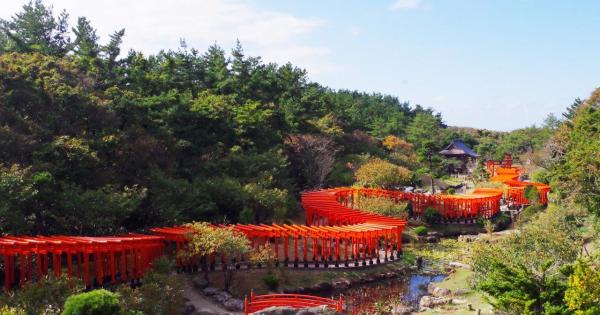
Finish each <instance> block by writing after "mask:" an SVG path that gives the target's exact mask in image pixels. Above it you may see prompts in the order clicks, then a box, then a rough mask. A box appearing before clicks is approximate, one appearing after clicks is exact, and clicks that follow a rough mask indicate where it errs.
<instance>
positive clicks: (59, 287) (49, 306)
mask: <svg viewBox="0 0 600 315" xmlns="http://www.w3.org/2000/svg"><path fill="white" fill-rule="evenodd" d="M81 290H83V285H82V284H81V282H80V281H79V280H77V279H73V287H71V282H70V281H69V279H68V278H67V276H63V277H60V278H58V279H55V278H52V277H51V278H46V277H44V278H43V279H42V283H41V285H40V284H39V283H37V282H29V283H27V284H26V285H25V288H23V289H22V290H17V291H15V292H14V294H13V295H6V294H0V305H6V306H9V307H14V308H15V309H22V310H24V311H25V313H26V314H35V315H37V314H47V315H49V314H60V312H61V311H62V308H63V305H64V304H65V301H66V300H67V298H68V297H69V296H70V295H73V294H76V293H79V292H81ZM9 309H10V308H9ZM9 314H10V313H9ZM17 314H18V313H17Z"/></svg>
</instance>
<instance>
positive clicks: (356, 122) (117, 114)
mask: <svg viewBox="0 0 600 315" xmlns="http://www.w3.org/2000/svg"><path fill="white" fill-rule="evenodd" d="M0 27H1V32H0V78H1V80H0V161H1V163H2V164H1V165H0V232H4V233H7V232H8V233H42V234H48V233H72V234H83V233H85V234H102V233H114V232H117V231H119V230H135V229H142V228H145V227H149V226H156V225H171V224H177V223H181V222H186V221H189V220H210V221H227V222H237V221H242V222H255V221H261V222H262V221H265V220H266V221H269V220H285V219H286V218H288V217H292V216H294V215H295V214H296V213H297V208H298V205H297V196H298V193H299V192H300V191H302V190H305V189H313V188H317V187H325V186H338V185H351V184H352V183H353V182H354V181H355V176H354V171H355V170H356V168H357V166H358V165H361V164H362V163H364V162H366V161H369V160H372V159H376V158H379V159H384V160H386V161H388V162H390V163H392V164H395V165H398V166H401V167H404V168H407V169H409V170H410V171H411V173H410V178H409V179H407V180H406V183H405V184H417V183H418V182H419V178H420V176H421V175H422V174H425V173H432V174H435V175H437V176H441V175H443V174H444V172H445V169H446V166H447V165H446V163H448V162H447V161H444V160H442V159H440V158H439V157H437V156H436V155H435V153H436V152H437V151H439V150H440V149H442V148H443V147H444V146H445V145H446V144H447V143H449V142H450V141H451V140H452V139H454V138H462V139H463V140H465V142H466V143H467V144H469V145H471V146H473V147H475V148H476V150H477V151H478V152H479V153H480V154H482V155H483V156H484V157H489V158H499V157H500V156H501V155H502V154H503V153H504V152H513V153H515V154H522V153H530V154H533V155H535V153H537V152H538V151H542V152H543V148H544V144H545V143H546V141H547V140H548V139H549V138H550V136H551V134H552V133H553V132H554V129H556V128H557V127H558V124H559V122H558V120H557V119H556V118H555V117H553V116H550V117H549V119H547V123H546V124H545V125H544V126H542V127H530V128H525V129H522V130H516V131H513V132H510V133H503V132H492V131H487V130H468V129H465V128H452V127H448V126H446V125H445V124H444V122H443V119H442V117H441V115H440V114H437V113H435V112H434V110H433V109H431V108H425V107H423V106H420V105H415V106H412V105H411V104H409V103H408V102H403V101H400V100H399V99H398V98H397V97H394V96H390V95H381V94H377V93H364V92H358V91H349V90H333V89H330V88H327V87H324V86H322V85H320V84H318V83H315V82H311V81H310V80H309V79H308V77H307V73H306V72H305V71H304V70H302V69H300V68H298V67H295V66H293V65H291V64H285V65H278V64H274V63H266V62H263V61H262V60H261V58H260V57H252V56H246V55H245V54H244V51H243V49H242V46H241V45H240V44H239V43H238V45H237V46H236V47H235V48H234V49H232V51H231V52H230V53H229V54H228V53H226V52H225V51H224V50H223V49H222V48H221V47H219V46H218V45H216V44H215V45H213V46H211V47H209V48H208V50H207V51H206V52H201V51H198V50H196V49H193V48H188V47H187V45H186V44H185V42H183V41H182V43H181V47H180V48H178V49H177V50H166V51H161V52H159V53H157V54H156V55H149V56H148V55H144V54H142V53H140V52H137V51H133V50H132V51H129V52H122V51H121V49H120V45H121V41H122V39H123V36H125V34H126V33H125V30H118V31H115V32H114V33H112V34H110V36H109V38H108V41H107V42H106V43H102V42H101V41H100V38H99V35H98V34H97V32H96V30H95V29H94V27H93V25H92V23H91V22H90V21H89V20H88V19H86V18H85V17H80V18H78V19H77V23H76V25H69V24H68V15H67V13H66V12H62V13H60V14H55V12H53V11H52V8H51V7H48V6H45V5H44V4H43V3H41V2H40V1H35V2H31V3H29V4H28V5H25V6H24V7H23V9H22V11H21V12H19V13H17V14H15V15H14V16H13V17H12V18H10V19H8V20H3V21H1V24H0ZM390 135H393V136H395V137H397V138H398V139H402V141H403V142H404V143H406V144H407V146H405V149H404V150H396V149H394V148H391V147H389V146H385V141H383V140H384V139H385V137H387V136H390ZM430 159H431V161H429V160H430ZM531 160H532V161H534V162H536V161H537V160H536V159H535V156H533V157H532V158H531ZM430 162H431V163H430ZM538 164H543V163H541V162H540V163H538ZM542 166H543V165H542Z"/></svg>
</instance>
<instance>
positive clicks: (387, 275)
mask: <svg viewBox="0 0 600 315" xmlns="http://www.w3.org/2000/svg"><path fill="white" fill-rule="evenodd" d="M396 276H397V275H396V273H394V272H391V271H390V272H386V273H385V277H386V278H388V279H391V278H395V277H396Z"/></svg>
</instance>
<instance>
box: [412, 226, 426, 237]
mask: <svg viewBox="0 0 600 315" xmlns="http://www.w3.org/2000/svg"><path fill="white" fill-rule="evenodd" d="M415 234H417V235H419V236H423V235H426V234H427V227H424V226H417V227H416V228H415Z"/></svg>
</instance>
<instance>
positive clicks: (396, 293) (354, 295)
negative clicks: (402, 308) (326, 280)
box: [339, 273, 446, 314]
mask: <svg viewBox="0 0 600 315" xmlns="http://www.w3.org/2000/svg"><path fill="white" fill-rule="evenodd" d="M445 278H446V276H445V275H441V274H425V273H420V274H419V273H417V274H413V275H411V276H410V277H404V278H397V279H390V280H385V281H380V282H376V283H370V284H365V285H362V286H360V287H353V288H350V289H348V290H346V291H345V292H339V293H342V294H344V296H345V298H346V303H347V306H348V310H349V312H348V313H349V314H368V313H371V312H369V310H372V309H373V308H374V307H375V303H376V302H378V301H379V302H383V303H382V304H384V305H390V304H392V303H394V304H399V303H400V302H402V304H405V305H410V306H413V307H418V305H419V300H420V299H421V297H423V296H424V295H427V286H428V285H429V283H431V282H440V281H442V280H444V279H445Z"/></svg>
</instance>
